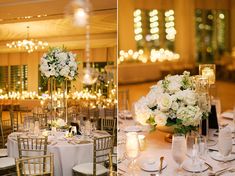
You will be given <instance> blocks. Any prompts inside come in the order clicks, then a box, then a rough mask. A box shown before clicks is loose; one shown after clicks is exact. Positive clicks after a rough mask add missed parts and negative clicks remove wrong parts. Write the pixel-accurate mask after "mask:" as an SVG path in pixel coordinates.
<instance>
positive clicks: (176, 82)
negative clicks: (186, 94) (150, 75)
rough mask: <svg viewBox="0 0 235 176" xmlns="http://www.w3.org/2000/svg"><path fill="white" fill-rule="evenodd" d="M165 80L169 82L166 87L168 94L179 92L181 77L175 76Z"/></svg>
mask: <svg viewBox="0 0 235 176" xmlns="http://www.w3.org/2000/svg"><path fill="white" fill-rule="evenodd" d="M166 80H168V81H169V85H168V89H167V90H168V92H169V93H175V92H178V91H180V88H181V86H182V77H181V76H179V75H175V76H169V77H167V78H166Z"/></svg>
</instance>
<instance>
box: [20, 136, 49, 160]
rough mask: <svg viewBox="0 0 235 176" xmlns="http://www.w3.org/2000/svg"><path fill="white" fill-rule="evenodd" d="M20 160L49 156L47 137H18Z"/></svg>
mask: <svg viewBox="0 0 235 176" xmlns="http://www.w3.org/2000/svg"><path fill="white" fill-rule="evenodd" d="M17 142H18V151H19V158H25V157H30V156H40V155H46V154H47V136H45V137H22V136H17Z"/></svg>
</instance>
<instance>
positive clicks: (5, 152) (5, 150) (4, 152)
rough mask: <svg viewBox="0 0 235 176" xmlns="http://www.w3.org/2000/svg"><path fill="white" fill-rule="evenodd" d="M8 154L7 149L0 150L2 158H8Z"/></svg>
mask: <svg viewBox="0 0 235 176" xmlns="http://www.w3.org/2000/svg"><path fill="white" fill-rule="evenodd" d="M7 155H8V154H7V149H5V148H4V149H0V157H5V156H7Z"/></svg>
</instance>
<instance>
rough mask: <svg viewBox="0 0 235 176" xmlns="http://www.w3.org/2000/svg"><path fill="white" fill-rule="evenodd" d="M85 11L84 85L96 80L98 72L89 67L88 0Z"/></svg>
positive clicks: (87, 0)
mask: <svg viewBox="0 0 235 176" xmlns="http://www.w3.org/2000/svg"><path fill="white" fill-rule="evenodd" d="M83 8H84V9H85V12H86V16H85V17H86V23H84V24H86V47H85V54H86V67H85V68H84V69H83V81H82V82H83V84H85V85H92V84H94V83H95V82H96V81H97V78H98V72H97V71H96V69H95V68H93V67H91V64H90V23H89V22H90V21H89V8H90V2H89V0H86V1H85V4H84V7H83Z"/></svg>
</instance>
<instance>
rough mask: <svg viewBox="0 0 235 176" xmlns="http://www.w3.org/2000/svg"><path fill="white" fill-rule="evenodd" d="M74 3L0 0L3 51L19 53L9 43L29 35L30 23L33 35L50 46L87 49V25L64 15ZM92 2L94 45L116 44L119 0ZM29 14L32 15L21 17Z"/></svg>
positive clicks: (59, 0)
mask: <svg viewBox="0 0 235 176" xmlns="http://www.w3.org/2000/svg"><path fill="white" fill-rule="evenodd" d="M70 3H71V1H69V0H0V52H18V50H16V49H9V48H7V47H6V43H8V42H10V41H13V40H18V39H24V38H26V36H27V29H26V27H27V26H29V27H30V29H29V35H30V38H36V39H40V40H44V41H48V43H49V45H50V46H55V45H56V46H61V45H64V46H65V47H67V48H68V49H82V48H84V47H85V33H86V30H85V28H84V27H77V26H75V25H74V24H73V21H72V19H71V17H68V16H66V15H64V14H65V12H66V9H67V7H68V6H69V5H70ZM91 4H92V13H91V18H90V22H91V30H90V31H91V47H92V48H100V47H112V46H116V32H117V24H116V23H117V4H116V0H91ZM45 14H46V16H43V17H42V15H45ZM38 15H40V17H39V18H38V17H37V16H38ZM25 16H32V17H31V18H30V19H22V18H20V17H25Z"/></svg>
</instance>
